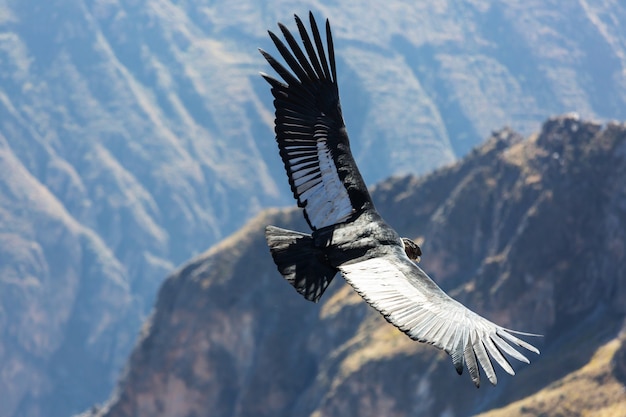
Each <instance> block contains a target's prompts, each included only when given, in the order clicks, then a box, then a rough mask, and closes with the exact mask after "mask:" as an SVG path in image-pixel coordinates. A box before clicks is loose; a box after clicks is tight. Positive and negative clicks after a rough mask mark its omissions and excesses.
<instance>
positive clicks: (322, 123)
mask: <svg viewBox="0 0 626 417" xmlns="http://www.w3.org/2000/svg"><path fill="white" fill-rule="evenodd" d="M295 19H296V25H297V27H298V32H299V34H300V38H301V39H302V45H303V46H304V50H303V49H302V48H301V47H300V45H299V44H298V42H297V41H296V39H295V38H294V36H293V35H292V34H291V33H290V32H289V30H288V29H287V28H286V27H285V26H284V25H282V24H280V23H279V24H278V26H279V28H280V30H281V32H282V34H283V35H284V38H285V40H286V42H287V45H285V43H283V42H282V41H281V40H280V39H279V38H278V37H277V36H276V35H275V34H274V33H272V32H271V31H270V32H269V35H270V37H271V38H272V40H273V42H274V44H275V45H276V48H277V49H278V52H279V53H280V54H281V55H282V57H283V58H284V60H285V62H286V64H287V66H288V67H289V69H287V68H286V67H285V66H283V65H281V64H280V63H279V62H278V61H276V60H275V59H274V58H273V57H272V56H271V55H269V54H268V53H267V52H265V51H263V50H260V52H261V54H263V56H264V57H265V59H267V61H268V62H269V64H270V65H271V67H272V68H273V69H274V70H275V71H276V72H277V73H278V75H279V76H280V77H281V78H282V81H279V80H277V79H275V78H272V77H271V76H269V75H267V74H264V73H261V75H262V76H263V78H265V80H267V82H268V83H269V84H270V85H271V92H272V95H273V96H274V106H275V109H276V113H275V115H276V120H275V132H276V141H277V143H278V148H279V151H280V156H281V158H282V160H283V163H284V165H285V170H286V171H287V177H288V178H289V185H290V186H291V190H292V192H293V195H294V197H295V199H296V200H297V202H298V206H300V207H301V208H302V209H303V211H304V217H305V218H306V221H307V222H308V224H309V226H310V227H311V230H312V233H311V234H306V233H300V232H295V231H291V230H285V229H281V228H278V227H275V226H268V227H267V228H266V232H265V236H266V239H267V243H268V245H269V248H270V252H271V254H272V257H273V259H274V262H275V263H276V265H277V266H278V270H279V271H280V273H281V274H282V275H283V276H284V277H285V278H286V279H287V281H288V282H289V283H290V284H291V285H292V286H293V287H294V288H295V289H296V290H297V291H298V292H299V293H300V294H302V295H303V296H304V297H305V298H306V299H307V300H311V301H314V302H317V301H318V300H319V299H320V297H321V296H322V294H323V293H324V290H325V289H326V288H327V286H328V284H330V282H331V281H332V279H333V277H334V276H335V274H336V273H337V272H340V273H341V275H343V277H344V278H345V280H346V281H347V282H348V283H349V284H350V285H351V286H352V287H354V289H355V290H356V291H357V292H358V293H359V294H360V295H361V296H362V297H363V298H364V299H365V301H367V302H368V303H369V304H370V305H371V306H372V307H374V308H375V309H376V310H378V311H379V312H380V314H382V315H383V316H384V317H385V319H387V321H389V322H390V323H391V324H393V325H394V326H396V327H397V328H399V329H400V330H401V331H403V332H404V333H406V334H407V335H408V336H409V337H410V338H411V339H414V340H418V341H420V342H424V343H429V344H431V345H434V346H436V347H438V348H440V349H443V350H444V351H446V352H447V353H448V354H449V355H450V356H451V357H452V362H453V364H454V367H455V368H456V370H457V372H458V373H459V374H461V373H462V372H463V368H464V367H467V369H468V371H469V374H470V376H471V378H472V381H473V382H474V384H475V385H476V386H477V387H478V386H479V385H480V372H479V367H478V364H480V366H481V367H482V368H483V370H484V372H485V374H486V375H487V378H488V379H489V381H490V382H491V383H492V384H494V385H495V384H496V383H497V377H496V374H495V371H494V367H493V364H492V359H493V360H495V362H496V363H498V364H499V365H500V366H501V367H502V368H503V369H504V370H505V371H506V372H508V373H509V374H511V375H514V371H513V368H512V367H511V365H510V363H509V361H508V359H507V357H510V358H514V359H517V360H519V361H522V362H525V363H529V361H528V359H527V358H526V357H525V356H524V355H522V354H521V353H520V352H519V351H518V350H517V349H516V348H514V347H513V346H514V345H515V346H517V347H521V348H525V349H527V350H529V351H532V352H535V353H539V351H538V350H537V349H536V348H535V347H534V346H531V345H530V344H528V343H526V342H524V341H523V340H521V339H520V338H518V337H516V336H514V334H518V335H519V334H524V333H519V332H515V331H512V330H509V329H505V328H503V327H500V326H498V325H497V324H495V323H492V322H491V321H489V320H487V319H485V318H483V317H481V316H479V315H478V314H476V313H474V312H472V311H470V310H469V309H468V308H466V307H465V306H463V305H462V304H460V303H459V302H457V301H455V300H454V299H452V298H450V297H449V296H448V295H447V294H446V293H444V292H443V290H441V289H440V288H439V287H438V286H437V284H435V282H434V281H433V280H431V279H430V278H429V277H428V275H426V273H425V272H424V271H422V269H421V268H420V267H419V266H417V265H416V264H415V262H414V261H416V260H419V256H420V255H421V250H420V248H419V247H418V246H417V245H416V244H415V243H414V242H412V241H411V240H410V239H406V238H401V237H400V236H399V235H398V233H396V231H395V230H393V229H392V228H391V227H390V226H389V225H388V224H387V223H386V222H385V221H384V220H383V219H382V217H381V216H380V215H379V214H378V212H377V211H376V209H375V208H374V204H373V203H372V199H371V197H370V195H369V192H368V191H367V187H366V186H365V183H364V182H363V178H362V177H361V174H360V173H359V169H358V167H357V165H356V163H355V162H354V158H353V157H352V153H351V151H350V142H349V140H348V134H347V132H346V127H345V125H344V121H343V117H342V114H341V106H340V104H339V91H338V87H337V70H336V64H335V56H334V48H333V41H332V36H331V31H330V25H329V23H328V20H327V21H326V36H325V37H326V49H327V51H328V55H326V52H325V49H324V43H323V41H322V36H321V35H320V32H319V29H318V27H317V24H316V23H315V19H314V18H313V15H312V14H311V13H309V19H310V25H311V33H312V38H311V36H310V35H309V33H308V32H307V30H306V28H305V26H304V24H303V23H302V21H301V20H300V19H299V18H298V16H295Z"/></svg>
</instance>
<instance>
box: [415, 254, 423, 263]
mask: <svg viewBox="0 0 626 417" xmlns="http://www.w3.org/2000/svg"><path fill="white" fill-rule="evenodd" d="M421 260H422V257H421V256H418V257H417V258H415V263H417V264H418V263H420V261H421Z"/></svg>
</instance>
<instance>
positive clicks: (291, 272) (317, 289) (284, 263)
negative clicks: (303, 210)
mask: <svg viewBox="0 0 626 417" xmlns="http://www.w3.org/2000/svg"><path fill="white" fill-rule="evenodd" d="M265 239H266V240H267V244H268V246H269V247H270V252H271V253H272V258H274V263H276V266H278V270H279V271H280V273H281V274H282V275H283V277H285V279H286V280H287V281H289V283H290V284H291V285H292V286H293V287H294V288H295V289H296V291H298V292H299V293H300V294H302V295H303V296H304V298H306V299H307V300H310V301H313V302H317V301H318V300H319V299H320V297H321V296H322V294H323V293H324V291H325V290H326V287H328V284H330V282H331V281H332V279H333V277H334V276H335V274H336V273H337V270H336V269H335V268H333V267H332V266H330V265H329V264H328V261H327V260H326V257H325V255H324V253H323V251H322V250H320V249H319V248H316V247H315V245H314V244H313V238H312V237H311V235H308V234H306V233H300V232H294V231H293V230H287V229H281V228H279V227H276V226H267V227H266V228H265Z"/></svg>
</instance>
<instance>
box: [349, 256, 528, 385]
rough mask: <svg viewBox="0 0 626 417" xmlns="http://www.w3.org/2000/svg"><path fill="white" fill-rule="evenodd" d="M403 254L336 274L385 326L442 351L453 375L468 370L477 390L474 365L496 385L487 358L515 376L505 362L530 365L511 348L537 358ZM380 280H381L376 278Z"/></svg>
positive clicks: (525, 346)
mask: <svg viewBox="0 0 626 417" xmlns="http://www.w3.org/2000/svg"><path fill="white" fill-rule="evenodd" d="M404 258H406V256H404V254H401V255H400V254H398V255H397V256H395V257H380V258H373V259H368V260H366V261H363V262H358V263H354V264H350V265H343V266H341V267H340V268H339V269H340V271H341V273H342V275H343V276H344V278H345V279H346V281H347V282H348V283H349V284H350V285H352V287H354V289H355V290H356V291H357V292H358V293H359V294H360V295H361V296H362V297H363V298H364V299H365V300H366V301H367V302H368V303H369V304H370V305H371V306H372V307H374V308H375V309H376V310H378V311H379V312H380V313H381V314H382V315H383V316H384V317H385V319H386V320H387V321H389V322H390V323H391V324H393V325H394V326H396V327H397V328H399V329H400V330H401V331H403V332H404V333H406V334H407V335H408V336H409V337H410V338H411V339H414V340H417V341H420V342H424V343H428V344H432V345H434V346H436V347H438V348H440V349H443V350H444V351H445V352H447V353H448V354H449V355H450V356H451V358H452V363H453V365H454V367H455V369H456V371H457V372H458V373H459V374H461V373H462V372H463V368H464V366H465V367H467V369H468V371H469V374H470V377H471V379H472V381H473V382H474V384H475V385H476V387H478V386H480V371H479V366H478V364H480V366H481V367H482V368H483V370H484V372H485V374H486V376H487V379H488V380H489V382H491V383H492V384H493V385H495V384H496V383H497V381H498V379H497V376H496V373H495V370H494V367H493V364H492V361H491V359H493V360H495V361H496V363H498V365H500V367H502V369H504V370H505V371H506V372H507V373H508V374H510V375H514V374H515V371H514V370H513V367H512V366H511V364H510V362H509V361H508V359H507V356H508V357H511V358H514V359H516V360H518V361H521V362H524V363H530V361H529V360H528V358H527V357H526V356H524V355H523V354H521V353H520V352H519V351H517V350H516V349H515V348H514V347H513V346H512V345H515V346H518V347H521V348H524V349H527V350H529V351H531V352H534V353H537V354H539V350H538V349H537V348H535V347H534V346H532V345H531V344H529V343H527V342H525V341H523V340H521V339H520V338H518V337H516V336H514V335H513V334H512V333H518V332H515V331H511V330H508V329H505V328H503V327H501V326H498V325H496V324H495V323H492V322H491V321H489V320H487V319H485V318H483V317H481V316H480V315H478V314H476V313H474V312H472V311H471V310H469V309H468V308H466V307H465V306H463V305H462V304H461V303H459V302H457V301H456V300H454V299H452V298H451V297H449V296H448V295H447V294H445V293H444V292H443V291H442V290H441V289H440V288H439V287H438V286H437V285H436V284H435V283H434V282H433V281H432V280H431V279H430V278H429V277H428V276H427V275H426V274H425V273H424V272H423V271H422V270H421V269H420V268H419V267H418V266H417V265H415V264H413V263H412V262H411V261H410V260H409V259H408V258H406V259H404ZM381 277H384V279H381Z"/></svg>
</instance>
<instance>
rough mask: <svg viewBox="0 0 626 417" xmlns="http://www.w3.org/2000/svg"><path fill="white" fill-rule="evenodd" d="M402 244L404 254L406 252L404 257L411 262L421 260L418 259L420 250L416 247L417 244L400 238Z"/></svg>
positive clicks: (420, 254)
mask: <svg viewBox="0 0 626 417" xmlns="http://www.w3.org/2000/svg"><path fill="white" fill-rule="evenodd" d="M402 243H403V245H404V252H406V256H408V257H409V259H410V260H412V261H415V262H419V261H420V259H421V258H420V257H421V256H422V249H421V248H420V247H419V246H418V245H417V243H415V242H413V241H412V240H411V239H409V238H406V237H403V238H402Z"/></svg>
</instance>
